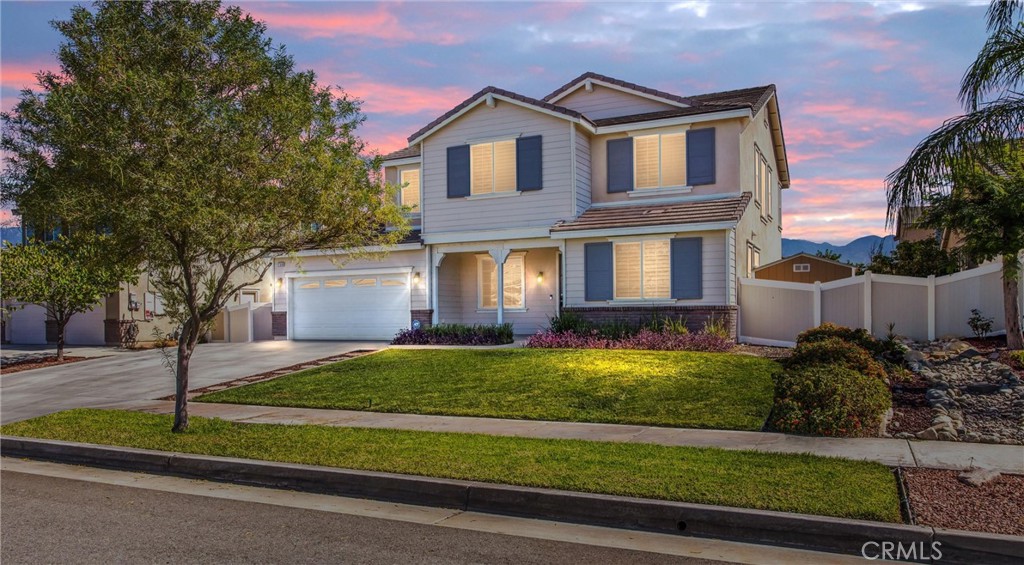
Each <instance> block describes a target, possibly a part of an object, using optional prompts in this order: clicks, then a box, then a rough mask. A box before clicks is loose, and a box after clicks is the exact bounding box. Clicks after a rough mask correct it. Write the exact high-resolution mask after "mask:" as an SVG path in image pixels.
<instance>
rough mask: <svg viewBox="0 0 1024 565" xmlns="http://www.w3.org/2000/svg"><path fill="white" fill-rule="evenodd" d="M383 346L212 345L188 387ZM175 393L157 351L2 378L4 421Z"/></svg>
mask: <svg viewBox="0 0 1024 565" xmlns="http://www.w3.org/2000/svg"><path fill="white" fill-rule="evenodd" d="M384 345H385V343H384V342H357V341H345V342H339V341H257V342H253V343H207V344H202V345H200V346H199V347H198V348H197V349H196V352H195V354H194V355H193V356H192V366H191V371H190V375H189V388H190V389H195V388H199V387H204V386H209V385H213V384H217V383H221V382H224V381H230V380H232V379H237V378H239V377H245V376H248V375H253V374H256V373H262V372H265V371H270V370H273V369H277V368H280V367H287V366H289V365H297V364H299V363H303V362H306V361H312V360H313V359H320V358H322V357H330V356H332V355H338V354H341V353H345V352H348V351H352V350H355V349H379V348H381V347H383V346H384ZM170 394H174V376H173V375H172V373H171V371H170V370H169V369H168V368H167V367H166V365H165V364H164V357H163V355H162V354H161V352H160V351H158V350H150V351H138V352H120V353H117V354H114V355H111V356H109V357H102V358H98V359H89V360H87V361H79V362H77V363H70V364H67V365H61V366H57V367H50V368H45V369H33V370H30V371H23V372H19V373H11V374H8V375H2V376H0V422H2V423H7V422H14V421H16V420H24V419H26V418H32V417H35V416H41V415H43V414H49V413H51V412H57V411H60V410H67V409H70V408H82V407H95V406H107V405H111V404H116V403H119V402H125V401H133V400H151V399H156V398H161V397H164V396H168V395H170Z"/></svg>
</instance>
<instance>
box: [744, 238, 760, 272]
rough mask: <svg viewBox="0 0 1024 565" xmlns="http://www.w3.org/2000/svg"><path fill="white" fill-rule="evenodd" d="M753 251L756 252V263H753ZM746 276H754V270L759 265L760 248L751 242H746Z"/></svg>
mask: <svg viewBox="0 0 1024 565" xmlns="http://www.w3.org/2000/svg"><path fill="white" fill-rule="evenodd" d="M754 253H757V265H755V264H754V263H753V258H754ZM746 267H747V273H746V274H747V276H746V278H748V279H751V278H754V271H756V270H757V269H759V268H760V267H761V248H759V247H758V246H756V245H754V243H753V242H750V241H748V242H747V265H746Z"/></svg>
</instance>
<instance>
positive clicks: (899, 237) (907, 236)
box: [895, 206, 963, 251]
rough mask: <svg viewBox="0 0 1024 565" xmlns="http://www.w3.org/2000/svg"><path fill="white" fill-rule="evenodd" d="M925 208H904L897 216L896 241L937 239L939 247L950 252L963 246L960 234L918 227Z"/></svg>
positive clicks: (940, 229) (946, 230)
mask: <svg viewBox="0 0 1024 565" xmlns="http://www.w3.org/2000/svg"><path fill="white" fill-rule="evenodd" d="M923 212H924V208H923V207H920V206H915V207H904V208H902V209H900V213H899V215H898V216H896V234H895V238H896V241H898V242H899V241H922V240H925V239H935V240H936V241H938V242H939V247H941V248H942V249H943V250H945V251H950V250H953V249H956V248H957V247H960V246H961V245H962V244H963V236H962V235H961V234H960V233H959V232H955V231H953V230H950V229H943V228H937V229H936V228H923V227H921V226H920V225H918V221H919V220H920V219H921V214H922V213H923Z"/></svg>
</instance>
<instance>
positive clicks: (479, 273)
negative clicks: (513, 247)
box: [476, 251, 527, 313]
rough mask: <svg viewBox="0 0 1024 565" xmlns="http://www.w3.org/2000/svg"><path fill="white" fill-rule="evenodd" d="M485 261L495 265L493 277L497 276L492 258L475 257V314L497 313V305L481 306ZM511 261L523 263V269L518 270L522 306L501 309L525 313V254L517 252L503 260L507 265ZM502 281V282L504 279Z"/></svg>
mask: <svg viewBox="0 0 1024 565" xmlns="http://www.w3.org/2000/svg"><path fill="white" fill-rule="evenodd" d="M487 259H490V260H491V261H492V262H494V263H495V265H494V267H495V276H497V267H498V265H497V262H495V261H494V258H493V257H491V256H490V255H489V254H486V253H484V254H480V255H477V256H476V311H477V313H483V312H497V311H498V306H497V304H495V305H494V307H489V306H484V304H483V303H484V277H483V274H484V273H483V270H484V261H485V260H487ZM512 259H516V260H519V261H522V262H523V268H522V269H520V270H519V272H520V273H521V276H522V281H521V284H520V288H521V289H522V292H523V305H522V306H521V307H519V308H514V307H508V306H506V307H505V308H503V311H504V312H526V310H527V308H526V252H524V251H517V252H515V253H509V254H508V257H507V258H506V259H505V262H506V263H508V262H509V261H510V260H512ZM502 280H503V281H504V278H503V279H502ZM501 294H504V293H501Z"/></svg>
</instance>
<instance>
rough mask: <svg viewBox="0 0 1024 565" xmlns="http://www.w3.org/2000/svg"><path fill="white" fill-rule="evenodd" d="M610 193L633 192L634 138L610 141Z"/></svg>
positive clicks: (608, 145) (608, 144)
mask: <svg viewBox="0 0 1024 565" xmlns="http://www.w3.org/2000/svg"><path fill="white" fill-rule="evenodd" d="M606 147H607V148H608V192H609V193H612V192H629V191H630V190H633V138H632V137H623V138H621V139H609V140H608V143H607V145H606Z"/></svg>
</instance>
